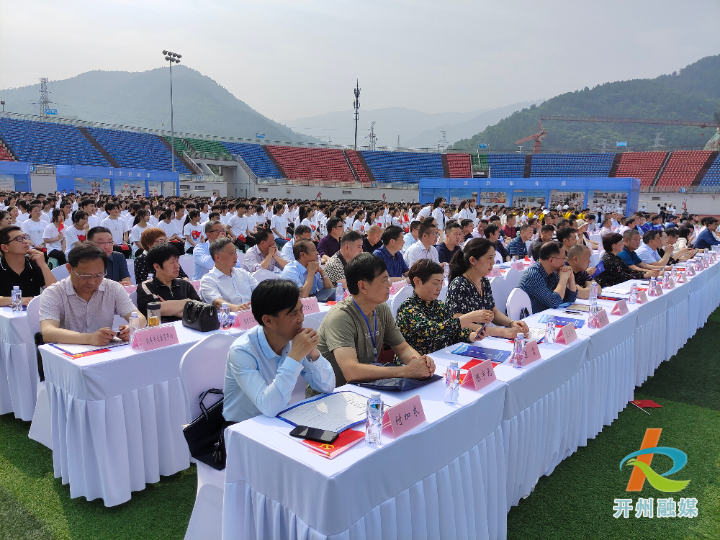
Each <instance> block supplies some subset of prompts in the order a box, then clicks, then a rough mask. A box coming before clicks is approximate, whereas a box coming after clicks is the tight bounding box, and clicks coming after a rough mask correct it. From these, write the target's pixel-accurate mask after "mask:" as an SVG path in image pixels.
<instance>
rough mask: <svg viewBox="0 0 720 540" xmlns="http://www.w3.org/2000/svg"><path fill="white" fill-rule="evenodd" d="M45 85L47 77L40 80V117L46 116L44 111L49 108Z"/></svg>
mask: <svg viewBox="0 0 720 540" xmlns="http://www.w3.org/2000/svg"><path fill="white" fill-rule="evenodd" d="M47 83H48V80H47V77H43V78H41V79H40V103H39V105H40V116H46V115H47V112H46V111H47V110H48V109H49V108H50V103H51V102H50V97H49V96H48V89H47Z"/></svg>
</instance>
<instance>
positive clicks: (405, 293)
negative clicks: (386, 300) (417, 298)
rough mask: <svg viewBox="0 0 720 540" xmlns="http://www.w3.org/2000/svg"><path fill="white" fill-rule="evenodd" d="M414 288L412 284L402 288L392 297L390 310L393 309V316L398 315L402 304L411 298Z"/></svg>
mask: <svg viewBox="0 0 720 540" xmlns="http://www.w3.org/2000/svg"><path fill="white" fill-rule="evenodd" d="M414 290H415V289H413V288H412V285H408V286H407V287H403V288H402V289H400V290H399V291H398V293H397V294H396V295H395V296H394V297H393V298H391V299H390V310H391V311H392V314H393V317H397V312H398V309H399V308H400V304H402V303H403V302H404V301H405V300H407V299H408V298H410V297H411V296H412V293H413V291H414ZM446 294H447V293H446Z"/></svg>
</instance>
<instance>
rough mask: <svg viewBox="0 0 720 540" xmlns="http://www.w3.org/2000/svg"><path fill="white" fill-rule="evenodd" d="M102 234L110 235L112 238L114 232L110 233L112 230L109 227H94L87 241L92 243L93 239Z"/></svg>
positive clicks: (88, 234)
mask: <svg viewBox="0 0 720 540" xmlns="http://www.w3.org/2000/svg"><path fill="white" fill-rule="evenodd" d="M102 233H108V234H109V235H111V236H112V232H110V229H108V228H107V227H93V228H92V229H90V230H89V231H88V233H87V239H88V240H90V241H91V242H92V239H93V238H95V235H96V234H102Z"/></svg>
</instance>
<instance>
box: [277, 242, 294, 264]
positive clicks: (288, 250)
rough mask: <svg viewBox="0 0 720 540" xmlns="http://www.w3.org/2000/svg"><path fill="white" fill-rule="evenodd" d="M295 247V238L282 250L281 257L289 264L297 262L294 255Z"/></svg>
mask: <svg viewBox="0 0 720 540" xmlns="http://www.w3.org/2000/svg"><path fill="white" fill-rule="evenodd" d="M294 246H295V238H294V237H293V239H292V240H290V241H289V242H287V243H286V244H285V245H284V246H283V248H282V249H281V250H280V255H281V256H282V258H283V259H285V260H286V261H287V262H290V261H294V260H295V254H294V253H293V247H294Z"/></svg>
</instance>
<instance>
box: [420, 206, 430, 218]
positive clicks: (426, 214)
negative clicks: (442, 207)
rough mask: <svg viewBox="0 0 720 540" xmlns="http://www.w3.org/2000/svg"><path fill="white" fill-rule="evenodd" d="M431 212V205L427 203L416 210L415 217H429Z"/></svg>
mask: <svg viewBox="0 0 720 540" xmlns="http://www.w3.org/2000/svg"><path fill="white" fill-rule="evenodd" d="M431 213H432V205H428V206H426V207H425V208H423V209H422V210H420V211H419V212H418V215H417V217H418V218H423V219H427V218H428V217H430V214H431Z"/></svg>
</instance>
